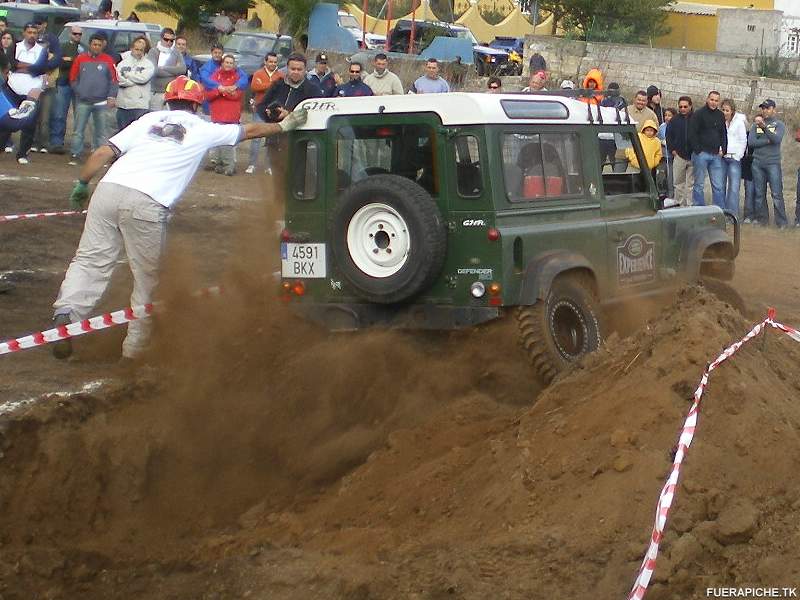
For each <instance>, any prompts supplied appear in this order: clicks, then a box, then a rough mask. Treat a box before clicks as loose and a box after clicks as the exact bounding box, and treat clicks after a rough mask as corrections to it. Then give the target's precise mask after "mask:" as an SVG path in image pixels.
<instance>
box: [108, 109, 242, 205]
mask: <svg viewBox="0 0 800 600" xmlns="http://www.w3.org/2000/svg"><path fill="white" fill-rule="evenodd" d="M243 137H244V133H243V130H242V127H241V126H240V125H223V124H219V123H209V122H208V121H205V120H203V119H202V118H200V117H199V116H197V115H195V114H192V113H189V112H186V111H183V110H176V111H168V110H160V111H157V112H151V113H148V114H146V115H144V116H143V117H140V118H139V119H137V120H136V121H134V122H133V123H131V124H130V125H128V126H127V127H126V128H125V129H123V130H122V131H120V132H119V133H118V134H117V135H115V136H114V137H112V138H111V139H110V140H108V143H109V144H110V145H111V146H112V147H114V148H116V149H117V150H119V152H120V153H121V154H122V155H121V156H120V157H119V158H118V159H117V161H116V162H115V163H114V164H113V165H111V168H110V169H109V170H108V172H107V173H106V174H105V176H104V177H103V179H102V180H101V181H105V182H107V183H116V184H118V185H124V186H125V187H129V188H131V189H134V190H138V191H140V192H142V193H143V194H147V195H148V196H150V197H151V198H152V199H153V200H155V201H156V202H158V203H159V204H162V205H163V206H166V207H167V208H172V207H173V206H174V205H175V204H176V203H177V202H178V199H179V198H180V197H181V194H183V192H184V190H185V189H186V186H188V185H189V182H190V181H191V180H192V177H193V176H194V174H195V173H196V172H197V169H198V167H199V166H200V163H201V162H202V160H203V157H204V156H205V153H206V152H207V151H208V150H209V149H211V148H214V147H215V146H233V145H235V144H236V143H238V142H239V140H240V139H242V138H243Z"/></svg>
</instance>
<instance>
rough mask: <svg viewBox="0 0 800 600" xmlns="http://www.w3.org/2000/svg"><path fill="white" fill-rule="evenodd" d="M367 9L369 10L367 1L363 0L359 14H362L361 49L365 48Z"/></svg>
mask: <svg viewBox="0 0 800 600" xmlns="http://www.w3.org/2000/svg"><path fill="white" fill-rule="evenodd" d="M367 8H369V0H364V3H363V4H362V5H361V12H362V13H363V15H362V18H361V47H362V48H366V47H367Z"/></svg>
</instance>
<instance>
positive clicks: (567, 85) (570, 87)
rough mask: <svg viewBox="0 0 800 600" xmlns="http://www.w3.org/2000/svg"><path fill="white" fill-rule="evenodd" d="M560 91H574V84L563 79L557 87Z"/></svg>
mask: <svg viewBox="0 0 800 600" xmlns="http://www.w3.org/2000/svg"><path fill="white" fill-rule="evenodd" d="M559 87H560V88H561V89H562V90H574V89H575V82H574V81H572V79H565V80H564V81H562V82H561V85H560V86H559Z"/></svg>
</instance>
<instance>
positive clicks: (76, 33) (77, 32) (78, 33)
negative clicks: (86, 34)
mask: <svg viewBox="0 0 800 600" xmlns="http://www.w3.org/2000/svg"><path fill="white" fill-rule="evenodd" d="M70 33H71V34H72V35H77V36H78V37H81V36H82V35H83V34H82V33H81V32H80V31H71V32H70Z"/></svg>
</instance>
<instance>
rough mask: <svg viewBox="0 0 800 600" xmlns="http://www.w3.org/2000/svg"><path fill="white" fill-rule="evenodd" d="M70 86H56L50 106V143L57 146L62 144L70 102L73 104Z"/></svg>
mask: <svg viewBox="0 0 800 600" xmlns="http://www.w3.org/2000/svg"><path fill="white" fill-rule="evenodd" d="M73 100H74V95H73V93H72V88H71V87H69V86H68V85H58V86H56V95H55V97H54V98H53V106H52V107H51V108H50V145H51V146H53V147H56V148H57V147H59V146H63V145H64V136H65V135H66V133H67V114H68V113H69V107H70V104H74V102H73Z"/></svg>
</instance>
